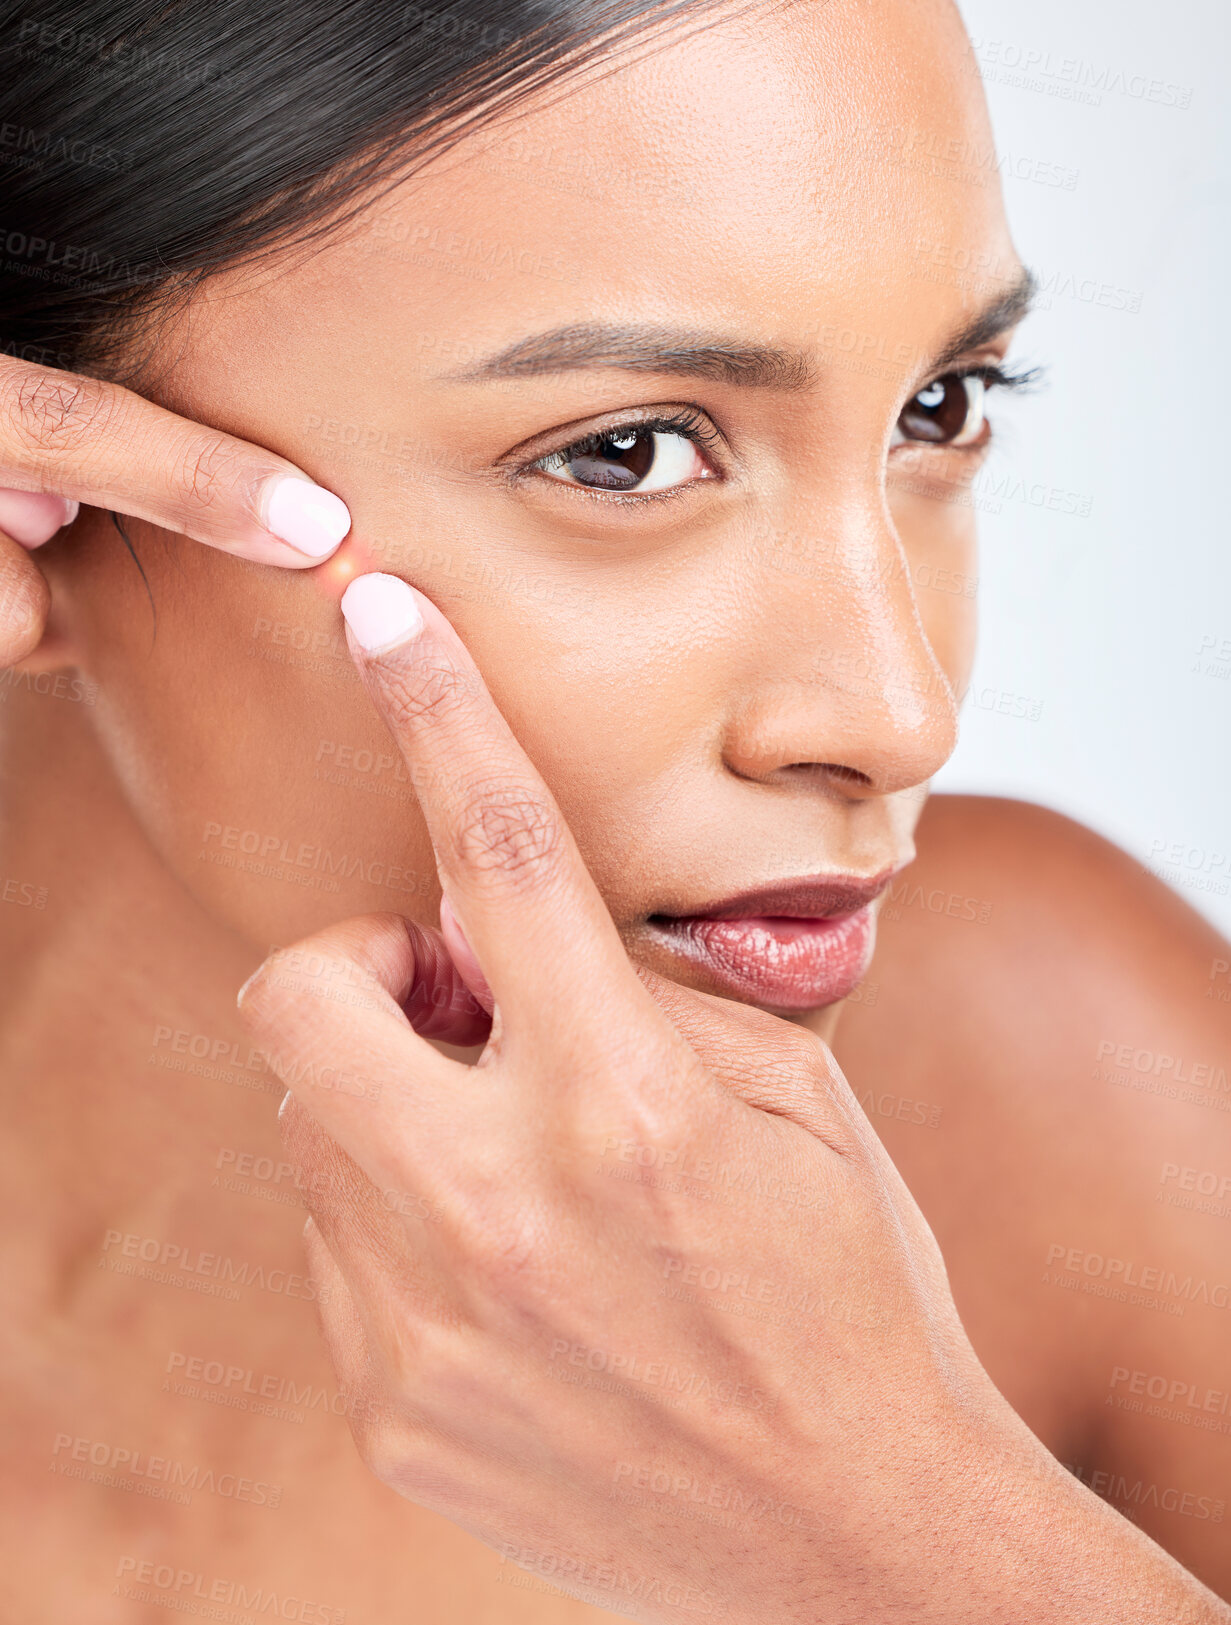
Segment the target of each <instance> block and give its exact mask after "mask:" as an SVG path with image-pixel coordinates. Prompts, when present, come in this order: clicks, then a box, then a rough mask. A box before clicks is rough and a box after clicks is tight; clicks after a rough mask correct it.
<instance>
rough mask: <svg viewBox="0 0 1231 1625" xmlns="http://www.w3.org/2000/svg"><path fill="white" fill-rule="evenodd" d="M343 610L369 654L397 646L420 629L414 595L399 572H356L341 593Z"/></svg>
mask: <svg viewBox="0 0 1231 1625" xmlns="http://www.w3.org/2000/svg"><path fill="white" fill-rule="evenodd" d="M342 614H343V615H344V616H345V618H346V624H347V626H349V627H350V629H351V631H352V632H353V633H354V635H355V641H356V642H357V643H358V644H360V645H361V646H362V647H363V648H364V649H366V650H367V652H368V653H369V654H372V653H374V652H375V651H376V650H378V649H381V650H383V649H396V648H397V646H398V645H399V644H401V643H408V642H409V641H410V639H411V638H413V637H414V636H416V634H417V633H419V632H421V631H422V630H423V616H422V615H421V614H420V613H419V606H418V604H416V603H415V595H414V593H413V592H412V591H411V589H410V588H409V587H408V586H407V585H406V583H405V582H404V581H403V580H402V579H401V577H400V576H390V575H384V574H382V573H380V572H376V573H374V574H373V575H367V576H356V577H355V579H354V580H353V581H352V582H351V584H350V586H349V587H348V588H347V589H346V591H345V592H344V593H343V594H342Z"/></svg>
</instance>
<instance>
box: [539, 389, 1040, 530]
mask: <svg viewBox="0 0 1231 1625" xmlns="http://www.w3.org/2000/svg"><path fill="white" fill-rule="evenodd" d="M1042 376H1043V369H1042V368H1041V367H1028V368H1026V369H1024V370H1022V371H1016V370H1012V369H1009V368H1007V367H1004V366H1001V365H1000V364H999V363H998V362H991V363H987V364H985V365H983V366H977V367H959V368H955V369H954V370H952V371H951V372H947V373H940V374H938V375H937V377H938V378H978V379H981V380H982V383H983V386H984V388H985V389H1004V390H1027V389H1031V388H1032V387H1034V385H1035V384H1037V383H1038V382H1039V380H1040V379H1041V378H1042ZM932 381H933V380H929V382H932ZM923 387H925V388H926V385H925V386H923ZM621 429H639V430H641V431H643V432H644V433H646V434H678V435H682V436H683V438H684V439H685V440H690V441H692V443H693V445H695V446H701V447H703V448H705V449H706V450H712V449H713V448H714V447H716V446H720V445H722V444H723V437H722V435H721V434H719V432H718V430H717V429H715V428H714V426H713V425H712V424H711V423H710V421H709V419H708V418H707V417H706V416H705V414H704V413H703V412H700V411H699V410H698V409H697V408H696V407H691V406H690V407H684V408H681V409H680V410H679V411H676V412H667V413H659V414H656V415H654V416H651V417H645V418H622V419H617V420H615V421H614V422H612V423H606V424H604V425H603V427H602V428H601V429H592V430H591V431H590V433H589V434H585V435H582V436H581V437H580V439H577V440H571V441H569V443H568V445H566V446H561V447H560V449H559V450H558V451H552V452H548V453H547V454H546V455H545V456H543V457H535V458H534V459H532V461H530V462H528V463H524V464H522V465H521V466H520V467H519V468H517V469H514V470H512V471H511V472H513V473H514V475H515V476H519V475H525V474H532V473H534V472H535V471H536V470H539V471H542V470H543V467H544V465H545V464H548V463H555V464H557V465H559V464H562V463H566V462H568V461H569V460H570V459H571V458H573V457H576V456H579V455H584V454H585V453H586V452H593V451H597V450H598V449H599V447H600V445H601V444H602V442H603V441H604V440H605V439H607V438H608V437H609V436H611V435H613V434H617V433H618V432H619V431H620V430H621ZM938 449H941V450H943V449H945V448H944V447H943V446H942V447H940V448H938ZM950 449H951V450H955V451H963V450H969V451H979V450H982V449H983V448H982V446H973V447H953V448H950ZM693 483H695V482H692V481H690V482H689V484H693ZM688 488H689V487H688V485H682V486H675V487H672V488H671V489H670V490H666V491H655V492H650V493H647V494H645V495H638V494H637V493H636V492H628V493H620V492H615V491H603V492H594V491H591V492H587V494H589V495H597V496H598V497H599V500H600V501H603V502H611V501H618V502H625V503H627V502H659V501H662V500H664V499H668V498H672V497H678V496H679V495H680V494H681V492H683V491H686V490H687V489H688ZM570 489H574V490H583V491H584V490H585V488H584V487H580V486H575V487H570Z"/></svg>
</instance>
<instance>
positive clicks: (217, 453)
mask: <svg viewBox="0 0 1231 1625" xmlns="http://www.w3.org/2000/svg"><path fill="white" fill-rule="evenodd" d="M10 489H11V490H13V491H18V492H38V493H46V494H49V495H51V496H56V497H62V498H66V499H68V501H69V502H84V503H88V504H89V505H90V506H91V507H95V508H108V509H112V510H114V511H116V512H118V513H124V514H130V515H132V516H133V518H136V519H148V520H150V521H151V522H152V523H153V524H156V525H160V526H161V527H162V528H163V529H164V530H173V531H179V532H180V533H181V534H183V535H185V536H191V537H193V538H194V539H195V540H196V541H198V542H204V543H205V544H206V545H207V546H209V547H216V548H220V549H221V550H222V551H223V552H226V553H235V554H237V555H238V556H240V557H241V558H245V559H249V560H251V561H252V562H253V563H256V564H276V565H281V566H282V567H283V568H286V569H298V570H303V569H307V568H308V567H310V566H311V565H314V564H320V563H321V562H322V561H323V560H324V559H327V558H328V557H329V556H330V554H331V553H333V552H335V551H336V550H337V548H338V547H339V545H340V544H341V542H342V539H343V538H344V537H345V535H346V533H347V531H348V530H349V529H350V514H349V512H348V511H347V507H346V504H345V503H344V502H343V501H342V499H341V498H340V497H337V496H335V495H334V494H333V492H332V491H326V490H325V489H324V488H323V487H321V486H319V485H317V484H316V483H315V482H314V481H313V480H310V479H309V478H308V476H307V475H306V474H304V473H303V471H302V470H301V469H299V468H296V466H295V465H294V463H289V462H287V460H286V459H285V458H284V457H279V456H277V455H276V454H275V453H274V452H271V451H266V450H264V449H263V448H262V447H260V446H253V445H250V444H249V443H248V442H247V441H246V440H237V439H236V438H235V437H234V436H233V435H229V434H223V433H221V431H219V430H217V429H209V428H206V427H205V426H204V425H202V424H200V423H193V422H191V421H190V420H189V419H188V418H182V417H179V416H177V415H176V414H175V413H174V412H168V411H167V410H165V408H163V407H161V406H155V405H154V404H153V403H152V402H151V401H147V400H144V399H143V398H142V397H141V396H140V395H137V394H134V393H133V391H132V390H130V389H124V388H123V387H122V386H121V385H119V384H110V383H105V382H103V381H102V380H100V379H97V378H85V377H81V376H79V375H78V374H76V373H70V372H60V371H58V370H57V369H55V368H53V367H40V366H36V365H35V364H34V363H33V362H28V361H16V360H14V359H12V358H11V357H8V356H0V492H3V491H6V490H10ZM15 528H16V527H15ZM15 539H16V540H18V541H20V542H22V543H23V544H24V545H26V546H37V545H38V542H40V541H43V540H46V536H45V535H44V534H42V532H41V531H40V529H39V527H38V526H37V525H33V526H32V528H31V530H30V533H29V536H27V535H26V534H17V535H16V538H15Z"/></svg>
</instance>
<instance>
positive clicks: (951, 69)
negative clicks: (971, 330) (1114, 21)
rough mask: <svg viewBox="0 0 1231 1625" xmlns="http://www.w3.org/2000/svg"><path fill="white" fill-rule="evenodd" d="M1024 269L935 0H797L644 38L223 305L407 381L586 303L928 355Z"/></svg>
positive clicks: (965, 78)
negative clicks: (382, 359)
mask: <svg viewBox="0 0 1231 1625" xmlns="http://www.w3.org/2000/svg"><path fill="white" fill-rule="evenodd" d="M936 263H945V264H953V263H958V264H970V263H981V264H982V265H984V266H985V267H988V275H987V276H986V277H985V278H983V280H982V281H981V282H980V283H979V284H978V285H972V284H971V282H970V281H969V280H968V279H967V280H963V279H957V278H953V279H949V280H945V279H938V278H937V277H936V274H935V272H934V271H933V270H931V269H930V268H931V266H933V265H934V264H936ZM1015 265H1016V262H1015V258H1014V254H1013V250H1012V246H1011V244H1010V241H1009V238H1008V233H1007V227H1006V225H1005V221H1004V216H1003V210H1002V205H1001V198H1000V188H999V183H998V173H997V170H996V168H995V160H994V150H993V146H992V139H991V135H990V132H989V129H988V124H987V119H986V112H985V107H984V102H983V96H982V89H981V85H980V82H979V79H978V76H977V73H976V72H975V71H974V69H973V67H972V59H971V57H970V56H969V53H968V50H967V45H966V39H965V35H964V32H963V30H962V27H961V23H960V21H959V19H958V17H957V14H956V11H955V10H954V9H953V7H952V6H951V5H950V3H949V0H795V3H791V4H787V5H761V4H758V5H753V6H751V7H748V6H743V7H740V8H739V9H737V10H731V9H726V8H718V9H707V8H700V9H698V10H697V11H696V12H694V13H692V14H690V15H688V16H686V17H685V19H684V20H683V21H682V22H680V23H677V24H676V25H675V26H674V27H672V28H671V29H669V30H667V31H663V32H659V33H657V34H654V35H646V36H644V37H643V38H642V39H641V40H639V41H638V42H636V43H635V44H634V45H633V46H632V47H631V48H627V49H625V50H622V51H621V52H620V53H619V54H617V55H616V56H614V57H612V58H609V59H608V60H607V61H606V62H605V63H603V64H601V65H600V66H599V67H598V68H597V69H590V70H588V71H587V72H586V73H585V74H584V75H582V76H580V77H578V78H575V79H573V80H571V81H565V82H564V83H563V84H562V85H561V86H560V87H557V88H556V89H555V90H554V91H553V92H551V93H549V95H548V96H547V97H545V98H542V99H539V100H536V101H532V102H524V103H522V104H520V105H519V106H518V107H517V108H516V110H515V112H514V113H513V114H512V115H511V116H507V117H505V118H504V119H502V120H501V122H499V123H498V124H496V125H493V126H491V127H489V128H487V129H485V130H482V131H479V132H477V133H473V134H471V135H469V136H467V137H466V138H464V139H463V141H462V142H461V143H460V144H459V145H458V146H456V147H455V148H454V149H453V150H452V151H451V152H449V153H448V154H446V155H445V156H443V157H440V158H437V159H435V160H434V161H433V162H432V163H431V164H430V165H429V166H428V167H427V168H426V169H424V170H422V171H421V172H420V173H419V174H418V175H416V176H414V177H412V178H411V179H409V180H407V181H404V182H402V183H401V184H399V185H398V186H396V187H395V188H393V189H392V190H391V191H388V192H387V193H386V194H385V195H384V196H382V197H381V198H380V199H379V200H378V201H377V202H376V203H375V204H374V205H373V206H372V207H371V208H370V209H369V210H367V211H366V212H365V213H364V214H363V215H361V216H360V217H359V219H358V221H357V222H356V223H354V224H352V225H351V226H349V227H347V228H346V230H345V231H344V232H341V233H339V234H338V235H336V236H335V237H334V238H333V239H332V240H331V241H330V242H329V243H328V244H327V246H326V247H325V248H324V250H323V251H319V252H316V253H314V254H312V255H311V256H310V257H307V258H303V257H302V256H297V255H293V256H292V257H291V259H290V260H289V261H287V262H285V263H283V265H282V266H281V267H280V269H279V272H278V275H277V277H276V279H275V280H274V282H273V283H272V284H266V285H264V286H263V287H262V289H261V299H260V302H259V304H258V305H255V306H252V307H251V308H249V307H248V305H247V302H246V301H245V300H244V298H243V292H242V285H241V287H240V288H239V289H238V290H237V289H234V288H232V290H231V291H232V292H234V291H238V292H239V293H240V297H239V299H238V300H235V299H227V300H226V301H224V303H225V305H226V306H227V307H228V310H227V318H228V319H230V320H232V321H237V322H239V323H241V324H242V323H244V322H245V321H246V320H247V319H248V317H249V316H251V317H252V319H253V320H255V321H258V322H260V321H265V322H269V323H273V324H276V325H277V327H278V328H279V329H280V330H281V331H282V332H286V331H287V319H288V318H289V319H290V320H291V328H292V330H293V331H295V332H297V333H300V334H304V335H305V336H308V337H310V336H311V335H312V331H313V323H314V322H315V323H321V324H327V325H328V329H329V333H330V343H331V344H342V345H347V346H348V347H349V354H350V357H351V359H352V362H354V360H355V359H356V358H357V357H358V356H359V355H361V354H362V353H363V351H364V348H365V346H367V347H368V348H370V347H371V345H372V342H373V339H374V338H375V339H376V340H377V341H378V342H379V344H380V345H381V347H382V352H383V353H384V354H385V355H386V356H387V355H389V354H394V353H396V354H397V355H398V357H399V359H400V360H408V359H409V358H410V357H411V356H413V357H414V360H415V370H418V371H420V372H422V371H424V370H426V371H434V370H444V369H445V368H446V367H448V366H450V365H453V364H456V363H458V362H461V363H463V364H464V363H466V362H468V361H471V360H473V359H475V358H476V357H478V356H480V355H482V354H484V353H487V352H488V351H490V350H494V349H498V348H500V347H501V346H503V345H505V344H508V343H510V342H512V341H516V340H517V339H519V338H521V337H523V336H524V335H525V334H527V333H529V332H533V331H535V330H536V329H543V328H548V327H553V326H557V325H560V324H562V323H570V322H578V321H584V320H587V319H594V320H603V321H610V320H620V319H627V320H630V321H632V320H635V321H638V322H641V323H645V322H647V321H654V320H655V319H658V318H662V319H663V320H669V321H671V322H673V323H675V324H677V325H678V324H680V323H681V322H682V323H685V324H691V325H695V326H697V327H699V328H715V327H717V328H722V329H726V330H732V331H737V332H740V333H744V334H747V335H748V336H749V337H750V338H757V339H763V340H766V341H773V340H781V341H787V342H791V343H793V344H804V345H807V344H808V343H809V342H810V341H811V342H812V343H814V344H816V345H818V346H821V347H823V346H824V344H825V343H826V342H834V341H835V335H843V334H854V335H855V336H856V337H857V336H858V335H859V334H860V333H865V334H866V335H868V336H869V337H871V338H875V339H876V340H878V341H891V342H893V343H895V344H898V345H901V344H902V343H906V344H907V345H909V346H910V347H911V348H912V349H914V348H915V347H916V346H917V347H918V348H919V349H920V350H921V351H922V350H924V349H926V346H927V345H928V343H929V342H930V341H931V340H932V338H933V337H937V336H942V335H944V334H946V333H947V332H949V331H952V330H953V329H954V328H955V327H957V326H959V325H960V323H961V319H962V317H963V315H964V314H965V313H968V312H969V310H971V309H972V308H974V307H976V306H979V305H983V304H986V303H987V302H988V295H989V292H990V291H994V284H995V282H996V280H997V279H998V278H1006V279H1011V276H1012V272H1013V270H1014V269H1015ZM222 280H223V282H224V284H225V282H226V280H227V279H222ZM827 335H828V340H827V337H826V336H827ZM388 346H391V347H392V349H391V350H389V349H387V348H386V347H388ZM847 347H848V348H849V346H847ZM434 363H439V365H438V366H435V365H433V364H434Z"/></svg>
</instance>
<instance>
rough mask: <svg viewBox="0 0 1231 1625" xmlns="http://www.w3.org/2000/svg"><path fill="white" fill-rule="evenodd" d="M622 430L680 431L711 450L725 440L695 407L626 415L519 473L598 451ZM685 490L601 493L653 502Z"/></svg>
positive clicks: (608, 498) (607, 497) (624, 499)
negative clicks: (651, 414)
mask: <svg viewBox="0 0 1231 1625" xmlns="http://www.w3.org/2000/svg"><path fill="white" fill-rule="evenodd" d="M621 429H639V430H641V431H642V432H643V433H645V434H678V435H682V436H683V438H684V439H685V440H691V441H692V443H693V445H694V446H702V447H704V448H705V449H706V450H711V451H712V450H713V449H714V447H716V446H720V445H722V443H723V440H722V436H721V435H720V434H719V432H718V430H717V429H715V428H714V426H713V424H712V423H711V422H710V421H709V419H708V418H707V417H706V416H705V414H704V413H703V412H701V411H699V410H698V409H697V408H696V407H694V406H686V407H682V408H680V410H679V411H676V412H660V413H657V414H655V415H654V416H652V417H648V418H623V419H617V420H616V421H615V422H613V423H605V424H604V425H603V427H602V428H601V429H592V430H591V431H590V433H589V434H583V435H582V436H581V438H580V439H579V440H570V441H569V443H568V445H567V446H561V448H560V450H559V451H551V452H548V453H547V455H546V456H545V457H536V458H534V460H533V461H532V462H529V463H526V464H524V465H523V468H522V469H521V470H518V472H525V473H533V471H534V470H535V469H542V468H543V466H544V464H546V463H556V464H561V463H566V462H568V461H569V460H570V458H573V457H576V456H578V455H584V453H586V452H589V451H597V450H598V449H599V447H600V446H601V444H602V443H603V441H604V440H606V439H608V438H609V437H610V436H611V435H613V434H618V433H619V432H620V430H621ZM574 489H582V487H575V488H574ZM685 489H687V487H685V486H676V487H674V488H673V489H672V490H669V491H655V492H651V493H650V494H648V495H646V496H637V495H636V494H635V493H630V494H625V495H622V494H621V493H620V492H613V491H604V492H601V493H599V495H600V496H601V499H602V500H604V501H611V500H612V499H613V498H615V499H616V500H618V501H621V502H652V501H656V500H658V499H659V498H661V497H670V496H675V495H676V494H677V492H679V491H681V490H685Z"/></svg>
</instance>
